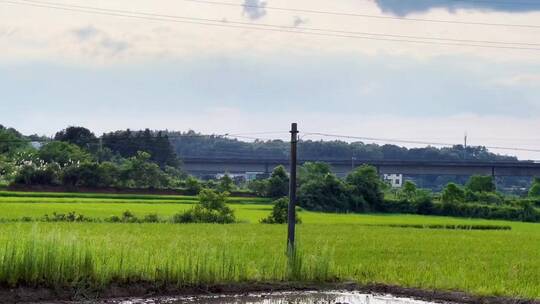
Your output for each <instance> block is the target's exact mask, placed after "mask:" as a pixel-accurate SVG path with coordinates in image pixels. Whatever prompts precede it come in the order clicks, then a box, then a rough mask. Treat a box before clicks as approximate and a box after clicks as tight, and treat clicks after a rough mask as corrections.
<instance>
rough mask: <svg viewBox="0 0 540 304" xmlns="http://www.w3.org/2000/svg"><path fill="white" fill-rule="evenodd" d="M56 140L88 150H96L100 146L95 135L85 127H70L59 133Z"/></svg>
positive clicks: (55, 137)
mask: <svg viewBox="0 0 540 304" xmlns="http://www.w3.org/2000/svg"><path fill="white" fill-rule="evenodd" d="M54 140H58V141H63V142H68V143H70V144H74V145H77V146H79V147H80V148H83V149H86V150H91V149H94V150H95V148H96V147H97V146H98V142H97V141H96V136H95V135H94V133H92V132H91V131H90V130H88V129H86V128H83V127H68V128H66V129H64V130H62V131H59V132H57V133H56V135H55V136H54Z"/></svg>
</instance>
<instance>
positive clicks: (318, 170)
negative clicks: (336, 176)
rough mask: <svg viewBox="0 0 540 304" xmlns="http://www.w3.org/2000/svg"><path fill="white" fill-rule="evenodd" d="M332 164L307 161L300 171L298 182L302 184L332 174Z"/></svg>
mask: <svg viewBox="0 0 540 304" xmlns="http://www.w3.org/2000/svg"><path fill="white" fill-rule="evenodd" d="M331 173H332V170H330V165H328V164H327V163H324V162H307V163H305V164H304V165H302V166H301V167H300V169H299V171H298V183H299V184H300V185H302V184H303V183H305V182H309V181H310V180H313V179H317V178H321V177H324V176H325V175H327V174H331Z"/></svg>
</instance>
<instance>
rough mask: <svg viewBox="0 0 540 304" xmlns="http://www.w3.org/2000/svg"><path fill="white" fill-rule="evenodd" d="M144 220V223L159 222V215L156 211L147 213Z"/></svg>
mask: <svg viewBox="0 0 540 304" xmlns="http://www.w3.org/2000/svg"><path fill="white" fill-rule="evenodd" d="M142 221H143V222H144V223H159V216H158V215H157V214H156V213H151V214H147V215H145V216H144V218H143V220H142Z"/></svg>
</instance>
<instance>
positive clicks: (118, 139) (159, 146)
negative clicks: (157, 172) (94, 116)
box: [102, 129, 180, 167]
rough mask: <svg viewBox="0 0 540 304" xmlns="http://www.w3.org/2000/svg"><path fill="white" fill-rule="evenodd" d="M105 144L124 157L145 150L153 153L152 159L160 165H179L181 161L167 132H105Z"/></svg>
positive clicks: (146, 130)
mask: <svg viewBox="0 0 540 304" xmlns="http://www.w3.org/2000/svg"><path fill="white" fill-rule="evenodd" d="M102 139H103V146H104V147H106V148H108V149H110V150H111V151H112V152H113V153H118V154H120V155H121V156H122V157H125V158H130V157H135V156H137V155H138V153H139V152H140V151H144V152H146V153H148V154H149V155H151V159H150V160H151V161H152V162H155V163H157V164H158V165H159V166H160V167H165V166H171V167H178V166H179V165H180V161H179V160H178V157H177V155H176V153H175V152H174V150H173V147H172V146H171V143H170V142H169V137H168V135H167V133H166V132H162V131H151V130H149V129H145V130H144V131H131V130H129V129H128V130H126V131H116V132H111V133H106V134H103V137H102Z"/></svg>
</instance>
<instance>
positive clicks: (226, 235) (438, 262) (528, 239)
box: [0, 193, 540, 298]
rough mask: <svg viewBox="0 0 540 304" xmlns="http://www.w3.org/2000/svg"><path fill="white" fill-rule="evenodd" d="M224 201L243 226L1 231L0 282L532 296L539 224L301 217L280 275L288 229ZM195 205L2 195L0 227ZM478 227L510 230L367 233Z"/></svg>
mask: <svg viewBox="0 0 540 304" xmlns="http://www.w3.org/2000/svg"><path fill="white" fill-rule="evenodd" d="M250 200H251V199H245V198H241V199H232V200H231V202H232V203H231V207H232V208H233V209H235V210H236V213H237V217H238V219H239V220H240V221H242V222H243V223H241V224H232V225H208V224H189V225H181V224H168V223H159V224H113V223H43V222H34V223H23V222H16V223H2V224H0V284H8V285H12V286H14V285H17V284H21V285H31V286H32V285H34V286H48V287H59V286H79V285H84V286H88V285H90V286H94V287H104V286H107V285H108V284H110V283H111V282H116V283H118V282H120V283H121V282H136V281H146V282H153V283H157V284H162V283H167V284H172V285H179V286H186V285H198V284H213V283H234V282H263V281H264V282H268V281H288V280H294V281H306V282H307V281H326V280H355V281H357V282H359V283H362V284H364V283H384V284H395V285H400V286H406V287H418V288H425V289H441V290H461V291H466V292H470V293H474V294H479V295H502V296H511V297H524V298H540V225H538V224H528V223H518V222H502V221H486V220H467V219H457V218H448V217H427V216H415V215H356V214H323V213H313V212H306V211H302V212H300V216H301V217H302V220H303V224H302V225H299V227H298V238H299V243H300V247H301V254H300V257H299V261H298V262H297V263H296V264H295V266H294V269H290V268H288V266H287V260H286V257H285V255H284V252H285V236H286V229H285V227H284V226H283V225H262V224H259V223H258V221H259V219H261V218H263V217H265V216H266V215H267V214H268V213H269V212H270V209H271V206H269V205H268V204H267V202H265V201H264V200H258V201H257V202H256V203H254V204H249V203H248V202H249V201H250ZM195 201H196V200H195V199H194V198H193V197H185V196H180V197H169V196H167V197H147V196H144V197H142V196H133V195H129V196H122V195H101V194H100V195H97V196H93V195H91V194H84V195H81V194H67V195H62V194H57V193H54V194H46V195H40V194H31V195H28V196H25V195H23V194H14V195H10V194H9V193H0V218H4V219H15V218H21V217H23V216H29V217H41V216H43V215H44V214H52V213H53V212H59V213H67V212H71V211H75V212H77V213H81V214H84V215H85V216H89V217H93V218H106V217H109V216H112V215H119V214H120V213H122V212H123V211H125V210H130V211H131V212H133V213H135V214H136V215H140V216H144V215H145V214H148V213H157V214H158V215H160V216H162V217H168V216H171V215H172V214H174V213H177V212H178V211H181V210H185V209H187V208H191V207H192V206H193V203H194V202H195ZM390 224H392V225H397V224H399V225H403V224H408V225H415V224H422V225H428V224H443V225H446V224H464V225H471V224H479V225H485V224H490V225H507V226H510V227H511V228H512V230H505V231H466V230H447V229H415V228H399V227H385V226H370V225H390Z"/></svg>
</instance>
